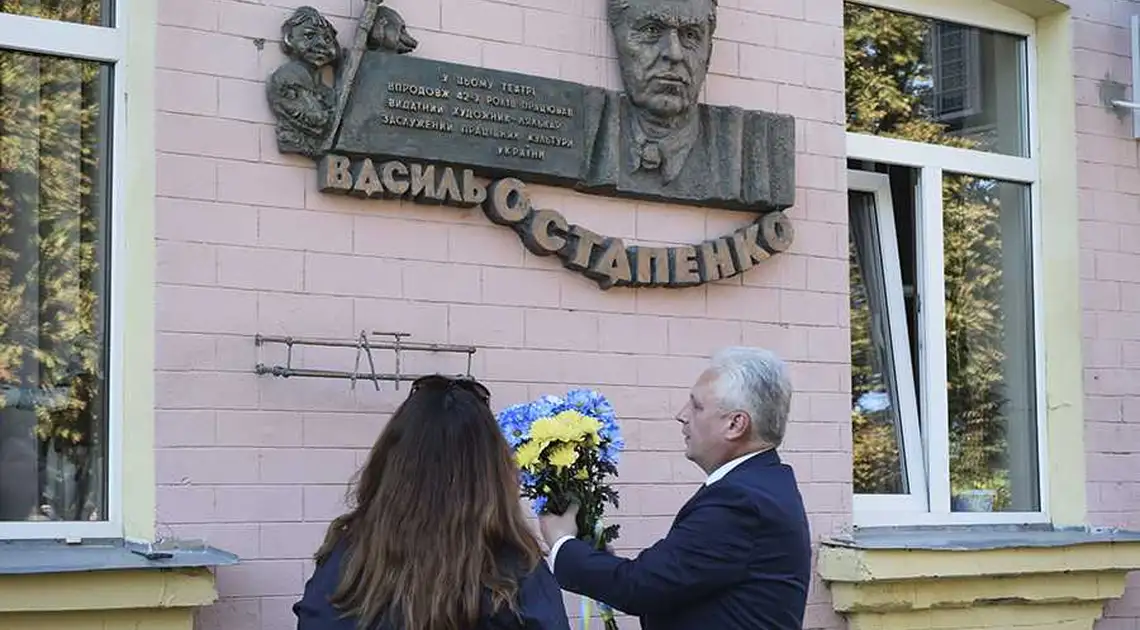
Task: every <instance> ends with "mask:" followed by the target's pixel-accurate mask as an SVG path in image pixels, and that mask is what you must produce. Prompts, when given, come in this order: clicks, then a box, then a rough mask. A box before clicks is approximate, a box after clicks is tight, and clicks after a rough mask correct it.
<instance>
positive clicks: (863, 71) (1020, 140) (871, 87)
mask: <svg viewBox="0 0 1140 630" xmlns="http://www.w3.org/2000/svg"><path fill="white" fill-rule="evenodd" d="M844 13H845V14H844V38H845V45H846V80H847V89H846V93H847V130H848V131H852V132H858V133H867V134H874V135H882V136H891V137H895V138H903V139H907V140H913V141H916V142H926V143H932V144H942V145H950V146H957V147H962V148H968V149H976V150H980V151H992V152H997V153H1004V154H1007V155H1016V156H1027V155H1028V142H1027V138H1028V135H1029V134H1028V124H1027V116H1026V105H1027V98H1026V94H1027V81H1026V54H1025V47H1026V40H1025V38H1024V37H1019V36H1014V35H1008V34H1005V33H998V32H996V31H989V30H985V29H979V28H975V27H972V26H964V25H961V24H954V23H951V22H943V21H940V20H933V19H930V18H924V17H916V16H912V15H908V14H904V13H897V12H894V11H887V10H884V9H879V8H873V7H866V6H861V5H858V4H852V3H847V4H846V5H845V9H844Z"/></svg>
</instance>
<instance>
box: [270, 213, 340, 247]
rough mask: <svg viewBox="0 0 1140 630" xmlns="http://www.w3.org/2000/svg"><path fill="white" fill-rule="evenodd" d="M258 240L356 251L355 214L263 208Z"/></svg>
mask: <svg viewBox="0 0 1140 630" xmlns="http://www.w3.org/2000/svg"><path fill="white" fill-rule="evenodd" d="M257 217H258V218H257V225H258V233H257V234H258V241H257V242H258V243H260V244H261V245H265V246H268V247H276V248H281V249H295V250H306V251H317V252H336V253H348V252H351V251H352V239H353V218H352V216H349V215H343V214H333V213H328V212H313V211H311V210H287V209H282V208H261V209H260V210H258V211H257Z"/></svg>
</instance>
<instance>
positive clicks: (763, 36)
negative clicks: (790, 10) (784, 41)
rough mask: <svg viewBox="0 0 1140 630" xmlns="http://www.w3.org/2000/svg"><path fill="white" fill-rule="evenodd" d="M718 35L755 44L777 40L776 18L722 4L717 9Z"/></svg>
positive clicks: (733, 40)
mask: <svg viewBox="0 0 1140 630" xmlns="http://www.w3.org/2000/svg"><path fill="white" fill-rule="evenodd" d="M716 36H717V37H718V38H719V39H723V40H727V41H732V42H740V43H742V44H753V43H757V42H774V41H776V20H775V19H774V18H773V17H771V16H768V15H760V14H757V13H751V12H748V11H741V10H737V9H734V8H731V7H729V6H724V5H722V6H721V7H720V8H719V9H718V10H717V22H716Z"/></svg>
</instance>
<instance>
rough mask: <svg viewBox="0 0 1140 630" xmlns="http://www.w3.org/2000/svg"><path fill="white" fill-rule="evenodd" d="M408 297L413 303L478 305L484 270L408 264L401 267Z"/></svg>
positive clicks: (442, 265) (455, 266)
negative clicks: (418, 301) (420, 301)
mask: <svg viewBox="0 0 1140 630" xmlns="http://www.w3.org/2000/svg"><path fill="white" fill-rule="evenodd" d="M401 272H402V276H403V283H404V295H405V296H406V297H408V298H410V299H413V300H425V301H432V302H460V303H478V302H479V301H481V300H482V293H483V287H482V269H480V268H479V267H476V266H474V265H460V264H456V263H437V262H420V261H414V260H410V261H405V262H404V263H403V264H402V266H401Z"/></svg>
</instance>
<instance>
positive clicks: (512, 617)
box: [293, 545, 570, 630]
mask: <svg viewBox="0 0 1140 630" xmlns="http://www.w3.org/2000/svg"><path fill="white" fill-rule="evenodd" d="M343 557H344V546H343V545H341V546H339V547H337V548H336V549H334V550H333V552H332V554H330V555H329V557H328V559H327V560H325V561H324V562H323V563H321V564H320V565H318V566H317V568H316V570H315V571H313V576H312V577H311V578H309V581H308V582H307V583H306V584H305V594H304V595H302V596H301V601H299V602H297V603H296V604H294V605H293V614H294V615H296V616H297V630H359V628H358V627H357V620H356V619H355V618H353V617H343V616H341V612H340V611H338V610H337V609H335V608H333V606H332V604H330V603H329V598H330V597H331V596H332V594H333V593H334V592H335V591H336V588H337V585H338V584H339V583H340V565H341V560H342V558H343ZM483 604H484V613H483V615H482V617H481V618H480V619H479V623H478V624H477V625H476V626H475V627H473V628H471V630H570V623H569V621H567V619H566V608H565V606H564V604H563V602H562V591H561V590H560V589H559V588H558V583H557V582H555V581H554V576H553V575H552V574H551V573H550V569H548V568H547V566H546V563H545V562H539V563H538V566H536V567H535V568H534V570H532V571H530V572H529V573H525V574H523V575H521V576H520V577H519V592H518V601H517V604H518V605H517V606H516V607H517V609H518V614H515V613H513V612H511V611H510V610H509V609H505V608H504V609H502V610H498V611H492V610H491V599H490V596H489V594H486V595H485V596H484V602H483ZM374 630H402V629H401V628H392V627H389V625H388V624H387V623H384V622H383V621H382V622H381V623H379V624H378V625H377V626H376V627H375V628H374Z"/></svg>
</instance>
